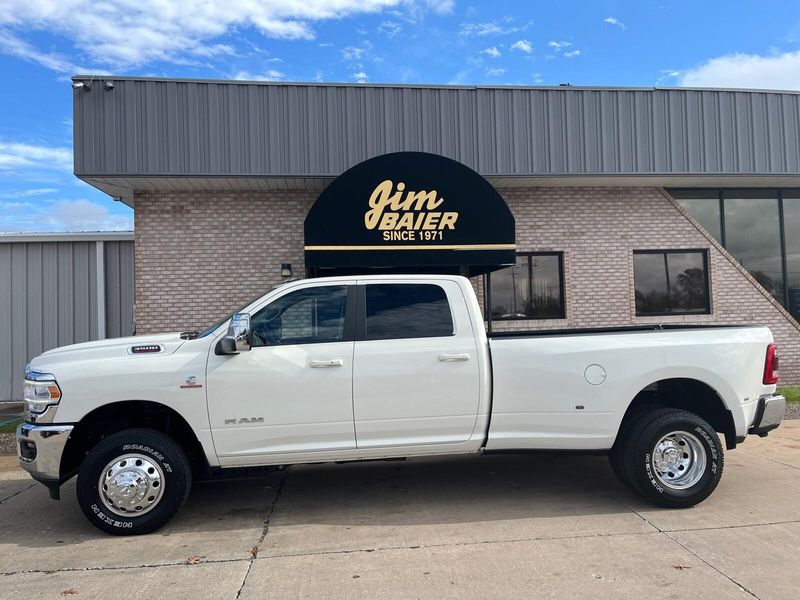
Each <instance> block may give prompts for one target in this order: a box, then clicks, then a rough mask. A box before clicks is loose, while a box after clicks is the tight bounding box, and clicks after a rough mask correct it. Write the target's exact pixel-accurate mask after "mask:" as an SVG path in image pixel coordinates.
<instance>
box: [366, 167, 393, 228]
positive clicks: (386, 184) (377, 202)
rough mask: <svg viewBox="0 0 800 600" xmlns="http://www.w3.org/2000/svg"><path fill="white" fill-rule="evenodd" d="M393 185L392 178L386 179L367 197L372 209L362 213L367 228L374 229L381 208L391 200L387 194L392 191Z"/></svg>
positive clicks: (381, 211)
mask: <svg viewBox="0 0 800 600" xmlns="http://www.w3.org/2000/svg"><path fill="white" fill-rule="evenodd" d="M393 186H394V183H393V182H392V180H391V179H386V180H384V181H381V182H380V183H379V184H378V185H377V186H376V187H375V189H374V190H372V195H371V196H370V197H369V206H370V208H371V209H372V210H369V211H367V212H366V213H364V225H365V226H366V227H367V229H375V226H376V225H377V224H378V222H379V221H380V219H381V215H382V214H383V209H384V208H386V205H387V204H388V203H389V202H391V198H390V197H389V194H390V193H391V192H392V187H393Z"/></svg>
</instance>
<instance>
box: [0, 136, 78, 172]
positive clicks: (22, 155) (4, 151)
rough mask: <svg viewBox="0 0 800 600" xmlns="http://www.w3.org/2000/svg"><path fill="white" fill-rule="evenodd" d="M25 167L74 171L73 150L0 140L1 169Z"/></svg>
mask: <svg viewBox="0 0 800 600" xmlns="http://www.w3.org/2000/svg"><path fill="white" fill-rule="evenodd" d="M25 168H35V169H42V170H58V171H72V150H71V149H69V148H58V147H52V146H37V145H35V144H24V143H18V142H0V171H8V170H12V169H25Z"/></svg>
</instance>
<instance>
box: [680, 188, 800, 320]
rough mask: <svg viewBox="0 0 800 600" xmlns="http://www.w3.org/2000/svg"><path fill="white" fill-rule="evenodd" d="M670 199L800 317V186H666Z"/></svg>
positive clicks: (778, 299) (790, 310)
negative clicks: (736, 187)
mask: <svg viewBox="0 0 800 600" xmlns="http://www.w3.org/2000/svg"><path fill="white" fill-rule="evenodd" d="M668 191H669V193H670V194H671V195H672V197H673V198H675V200H676V201H677V202H678V204H680V205H681V206H682V207H683V208H685V209H686V210H687V211H688V212H689V213H690V214H691V215H692V216H693V217H694V218H695V219H697V221H698V222H699V223H700V224H701V225H702V226H703V227H704V228H705V229H706V230H707V231H708V232H709V233H711V235H713V236H714V237H715V238H716V239H717V240H718V241H719V242H720V244H722V245H723V246H724V247H725V248H726V249H727V250H728V252H730V253H731V254H732V255H733V256H734V258H736V260H738V261H739V263H740V264H741V265H742V266H743V267H744V268H745V269H747V270H748V271H749V272H750V274H751V275H752V276H753V277H754V278H755V279H756V280H757V281H758V282H759V283H760V284H761V285H762V286H763V287H764V288H765V289H766V290H767V291H768V292H769V293H770V294H772V296H773V297H774V298H775V299H776V300H777V301H778V302H780V303H781V304H783V305H784V306H785V307H786V308H787V309H788V310H789V312H790V313H792V315H794V317H795V318H800V287H798V286H800V274H798V273H799V272H800V259H798V258H797V257H798V252H800V244H798V242H797V241H796V240H797V239H798V238H797V235H798V233H800V203H799V202H798V199H799V198H800V190H797V189H790V188H783V189H774V188H773V189H762V188H744V189H727V188H723V189H717V188H705V189H704V188H698V189H670V190H668Z"/></svg>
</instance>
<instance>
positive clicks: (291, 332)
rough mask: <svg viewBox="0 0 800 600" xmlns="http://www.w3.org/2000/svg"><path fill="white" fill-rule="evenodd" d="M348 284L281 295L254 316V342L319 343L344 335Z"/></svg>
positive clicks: (279, 343) (340, 337) (270, 343)
mask: <svg viewBox="0 0 800 600" xmlns="http://www.w3.org/2000/svg"><path fill="white" fill-rule="evenodd" d="M346 310H347V286H344V285H335V286H320V287H311V288H306V289H302V290H297V291H296V292H291V293H289V294H286V295H285V296H281V297H280V298H278V299H277V300H275V301H274V302H270V303H269V304H268V305H267V306H265V307H264V308H262V309H261V310H260V311H258V312H257V313H256V314H255V315H253V317H252V318H251V319H250V329H251V344H252V345H253V346H277V345H286V344H319V343H322V342H340V341H342V340H343V339H344V323H345V313H346Z"/></svg>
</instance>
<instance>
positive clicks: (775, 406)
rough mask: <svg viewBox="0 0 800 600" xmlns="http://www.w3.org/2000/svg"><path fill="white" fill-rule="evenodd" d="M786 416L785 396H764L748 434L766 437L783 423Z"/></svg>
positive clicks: (759, 401) (759, 402) (760, 400)
mask: <svg viewBox="0 0 800 600" xmlns="http://www.w3.org/2000/svg"><path fill="white" fill-rule="evenodd" d="M785 414H786V398H784V397H783V396H764V397H762V398H759V400H758V407H757V408H756V416H755V418H754V419H753V424H752V425H751V426H750V429H749V431H748V433H752V434H755V435H760V436H761V437H764V436H766V435H767V434H768V433H769V432H770V431H772V430H773V429H775V428H776V427H777V426H778V425H780V424H781V421H783V417H784V415H785Z"/></svg>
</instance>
